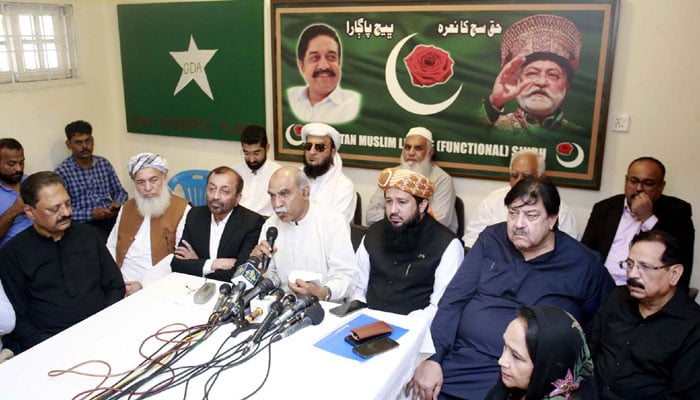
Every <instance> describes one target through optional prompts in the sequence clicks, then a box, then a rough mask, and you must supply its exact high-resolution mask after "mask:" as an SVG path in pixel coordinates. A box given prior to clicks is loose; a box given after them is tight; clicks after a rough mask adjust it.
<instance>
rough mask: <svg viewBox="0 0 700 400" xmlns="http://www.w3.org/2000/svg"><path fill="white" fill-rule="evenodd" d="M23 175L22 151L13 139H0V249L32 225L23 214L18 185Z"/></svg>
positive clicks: (20, 146)
mask: <svg viewBox="0 0 700 400" xmlns="http://www.w3.org/2000/svg"><path fill="white" fill-rule="evenodd" d="M24 178H26V176H25V175H24V149H23V148H22V145H21V144H20V143H19V142H18V141H17V140H15V139H12V138H4V139H0V247H2V246H3V245H4V244H5V243H6V242H7V241H8V240H10V239H12V237H13V236H15V235H16V234H18V233H19V232H21V231H23V230H24V229H25V228H27V227H28V226H31V225H32V221H31V220H29V218H27V216H26V215H25V214H24V202H22V198H20V197H19V185H20V183H21V182H22V181H23V180H24Z"/></svg>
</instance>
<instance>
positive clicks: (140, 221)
mask: <svg viewBox="0 0 700 400" xmlns="http://www.w3.org/2000/svg"><path fill="white" fill-rule="evenodd" d="M127 169H128V170H129V176H130V177H131V179H132V180H133V181H134V186H136V192H135V193H134V194H135V198H133V199H129V200H127V202H126V203H124V206H123V207H122V208H121V209H120V210H119V215H117V221H116V223H115V224H114V228H113V229H112V232H111V233H110V234H109V237H108V238H107V249H108V250H109V253H110V254H111V255H112V257H113V258H114V260H115V261H116V262H117V266H119V269H120V270H121V273H122V276H123V277H124V284H125V286H126V295H127V296H129V295H130V294H132V293H134V292H136V291H138V290H140V289H141V288H143V285H145V284H148V283H150V282H152V281H154V280H156V279H158V278H161V277H163V276H165V275H167V274H168V273H170V272H171V271H170V261H171V260H172V258H173V256H172V255H173V253H174V252H175V246H176V245H177V244H178V243H180V238H181V237H182V231H183V230H184V228H185V217H186V216H187V213H188V212H189V210H190V208H191V207H190V204H189V202H188V201H187V200H185V199H183V198H181V197H178V196H175V195H172V194H171V193H170V190H169V189H168V185H167V181H168V163H167V161H166V160H165V158H163V157H161V156H159V155H157V154H153V153H141V154H137V155H135V156H133V157H131V159H130V160H129V163H128V164H127Z"/></svg>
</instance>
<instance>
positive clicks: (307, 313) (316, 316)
mask: <svg viewBox="0 0 700 400" xmlns="http://www.w3.org/2000/svg"><path fill="white" fill-rule="evenodd" d="M303 315H304V317H303V318H302V319H301V320H300V321H298V322H296V323H294V324H292V325H291V326H289V327H287V328H285V329H283V330H282V331H280V332H277V333H275V334H274V335H273V336H272V339H270V343H274V342H277V341H279V340H282V339H284V338H286V337H287V336H291V335H293V334H294V333H296V332H297V331H299V330H301V329H304V328H306V327H307V326H311V325H318V324H320V323H321V322H322V321H323V317H324V316H325V315H326V312H325V311H323V307H321V305H320V304H318V303H314V304H312V305H310V306H308V307H306V309H304V312H303Z"/></svg>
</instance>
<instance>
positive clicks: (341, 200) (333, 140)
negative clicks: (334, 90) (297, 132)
mask: <svg viewBox="0 0 700 400" xmlns="http://www.w3.org/2000/svg"><path fill="white" fill-rule="evenodd" d="M301 138H302V140H304V173H305V174H306V176H307V177H308V178H309V182H310V190H311V191H310V193H309V199H310V200H311V201H314V202H316V203H318V204H322V205H324V206H326V207H328V208H332V209H334V210H336V211H338V212H340V213H341V214H343V215H344V216H345V220H346V221H347V222H349V221H351V220H352V219H353V217H354V216H355V206H356V205H357V197H356V195H355V185H354V184H353V183H352V181H351V180H350V178H348V177H347V176H345V174H343V161H342V160H341V159H340V154H338V150H340V133H339V132H338V131H337V130H335V128H333V127H332V126H330V125H326V124H322V123H319V122H312V123H310V124H306V125H304V127H303V128H301Z"/></svg>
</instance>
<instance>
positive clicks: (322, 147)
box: [304, 142, 326, 153]
mask: <svg viewBox="0 0 700 400" xmlns="http://www.w3.org/2000/svg"><path fill="white" fill-rule="evenodd" d="M312 147H313V148H315V149H316V151H318V152H319V153H323V152H324V151H326V145H325V144H324V143H311V142H306V143H304V150H306V151H309V150H311V148H312Z"/></svg>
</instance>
